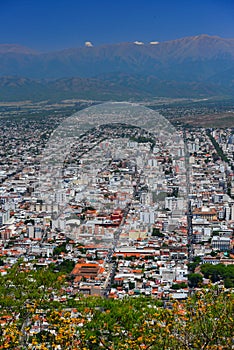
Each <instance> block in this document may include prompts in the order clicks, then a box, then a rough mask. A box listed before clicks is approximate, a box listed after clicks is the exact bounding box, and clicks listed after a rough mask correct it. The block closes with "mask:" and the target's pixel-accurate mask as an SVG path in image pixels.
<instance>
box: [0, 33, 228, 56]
mask: <svg viewBox="0 0 234 350" xmlns="http://www.w3.org/2000/svg"><path fill="white" fill-rule="evenodd" d="M202 36H208V37H211V38H212V37H213V38H215V37H216V38H219V39H223V40H232V39H233V40H234V36H233V37H228V38H227V37H223V36H220V35H216V34H213V35H210V34H207V33H200V34H194V35H188V36H183V37H178V38H175V39H168V40H163V41H156V40H152V41H150V42H147V41H145V42H140V41H137V40H136V41H122V42H108V43H100V44H98V45H95V43H92V45H87V44H86V43H87V42H84V43H83V45H79V46H78V45H77V46H70V47H63V48H59V49H52V48H51V49H47V50H36V49H33V48H32V47H30V46H26V45H23V44H21V43H19V42H18V43H17V42H15V43H9V42H3V43H1V42H0V47H1V46H12V47H19V48H20V47H22V48H25V49H29V50H32V51H35V52H37V53H43V52H44V53H46V52H50V51H51V52H52V51H63V50H69V49H76V48H84V47H88V48H95V47H102V46H112V45H121V44H135V45H138V46H147V45H152V46H154V45H158V44H162V43H166V42H170V41H176V40H182V39H186V38H193V37H202Z"/></svg>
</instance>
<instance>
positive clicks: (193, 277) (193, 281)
mask: <svg viewBox="0 0 234 350" xmlns="http://www.w3.org/2000/svg"><path fill="white" fill-rule="evenodd" d="M188 280H189V285H190V287H192V288H197V287H198V286H199V285H200V284H201V283H202V280H203V277H202V275H200V274H199V273H190V274H189V275H188Z"/></svg>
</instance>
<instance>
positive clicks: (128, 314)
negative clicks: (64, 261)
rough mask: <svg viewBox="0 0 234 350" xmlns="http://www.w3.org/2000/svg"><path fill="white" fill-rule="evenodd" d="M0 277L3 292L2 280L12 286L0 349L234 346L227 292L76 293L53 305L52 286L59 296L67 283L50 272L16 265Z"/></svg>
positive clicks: (157, 349) (159, 349)
mask: <svg viewBox="0 0 234 350" xmlns="http://www.w3.org/2000/svg"><path fill="white" fill-rule="evenodd" d="M55 277H56V278H57V277H58V278H57V281H55ZM0 281H1V283H0V285H1V292H4V283H6V282H8V288H10V289H9V291H10V292H9V293H8V294H9V295H8V299H9V300H8V302H7V303H4V298H1V318H2V319H4V317H5V318H6V317H8V321H7V322H6V323H5V325H4V326H3V327H2V333H1V339H0V349H15V350H17V349H54V350H56V349H57V350H58V349H64V350H65V349H74V350H75V349H81V350H85V349H91V350H92V349H93V350H95V349H110V350H111V349H113V350H114V349H120V350H121V349H129V350H130V349H151V350H162V349H173V350H176V349H178V350H186V349H187V350H191V349H197V350H198V349H199V350H200V349H213V350H214V349H217V350H218V349H227V350H229V349H232V348H233V345H234V343H233V318H232V317H233V305H234V295H233V294H228V293H227V292H225V291H221V292H219V293H218V291H217V290H214V289H210V290H207V291H206V290H201V291H199V292H197V293H196V294H195V295H193V296H192V297H191V298H189V299H188V300H187V301H185V302H181V303H178V302H169V303H167V304H166V305H163V303H162V302H160V301H158V300H156V299H152V298H149V297H137V298H126V299H124V300H111V299H105V298H98V297H81V296H79V297H78V296H77V295H76V296H71V297H70V298H68V299H67V301H65V302H64V303H58V302H57V303H56V302H55V301H51V300H50V295H51V286H52V285H53V286H54V288H53V292H54V293H56V294H57V296H58V297H59V296H62V295H63V293H64V291H65V289H64V288H63V285H64V283H65V284H66V283H68V282H65V281H64V280H63V279H62V278H61V275H58V274H57V275H56V274H54V273H52V272H51V271H49V270H44V269H43V270H40V271H33V272H32V271H20V266H18V267H16V268H15V270H14V274H11V273H10V274H9V276H5V277H1V279H0ZM17 283H18V284H17ZM20 284H21V286H20ZM16 285H17V293H16V288H14V287H12V286H16ZM42 286H43V287H42ZM66 287H67V286H66ZM30 291H31V294H30ZM5 297H6V298H7V295H6V294H5ZM14 301H15V304H14ZM163 306H167V307H166V308H165V307H163Z"/></svg>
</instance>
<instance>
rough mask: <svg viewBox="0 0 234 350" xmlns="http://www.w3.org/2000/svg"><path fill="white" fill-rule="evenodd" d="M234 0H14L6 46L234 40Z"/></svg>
mask: <svg viewBox="0 0 234 350" xmlns="http://www.w3.org/2000/svg"><path fill="white" fill-rule="evenodd" d="M233 18H234V3H233V1H232V0H205V1H204V0H203V1H202V0H196V1H195V0H191V1H189V2H188V1H187V0H180V1H173V0H165V1H161V0H160V1H159V0H145V1H143V0H135V1H134V2H133V1H132V0H119V1H118V2H110V1H108V0H99V1H98V2H97V1H92V0H86V1H85V2H83V1H77V0H50V1H48V0H40V1H39V0H21V1H18V0H8V1H6V2H3V3H1V4H0V42H1V43H2V44H11V45H14V44H18V45H21V46H25V47H28V48H31V49H32V50H35V51H40V52H47V51H59V50H63V49H68V48H73V47H82V46H84V45H85V42H86V43H87V45H90V46H92V45H94V46H102V45H110V44H118V43H125V42H134V41H138V42H145V43H149V42H151V41H159V42H165V41H171V40H176V39H179V38H183V37H191V36H196V35H201V34H207V35H210V36H219V37H221V38H227V39H228V38H234V26H233Z"/></svg>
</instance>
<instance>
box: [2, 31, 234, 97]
mask: <svg viewBox="0 0 234 350" xmlns="http://www.w3.org/2000/svg"><path fill="white" fill-rule="evenodd" d="M233 92H234V39H224V38H220V37H218V36H208V35H205V34H203V35H198V36H193V37H186V38H182V39H177V40H172V41H167V42H162V43H158V42H155V43H151V44H142V43H139V42H136V43H120V44H114V45H103V46H97V47H79V48H72V49H66V50H62V51H55V52H45V53H40V52H36V51H33V50H31V49H29V48H26V47H22V46H20V45H10V44H3V45H0V100H4V99H5V100H9V99H25V98H29V99H44V98H47V99H48V98H53V99H54V98H55V99H56V98H60V97H61V98H62V97H63V96H64V97H65V98H70V97H72V98H74V97H75V98H79V97H80V98H95V99H101V100H105V99H112V98H114V99H120V100H121V99H125V98H127V99H139V98H151V97H161V96H166V97H204V96H205V97H207V96H214V95H216V96H232V95H233Z"/></svg>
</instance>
